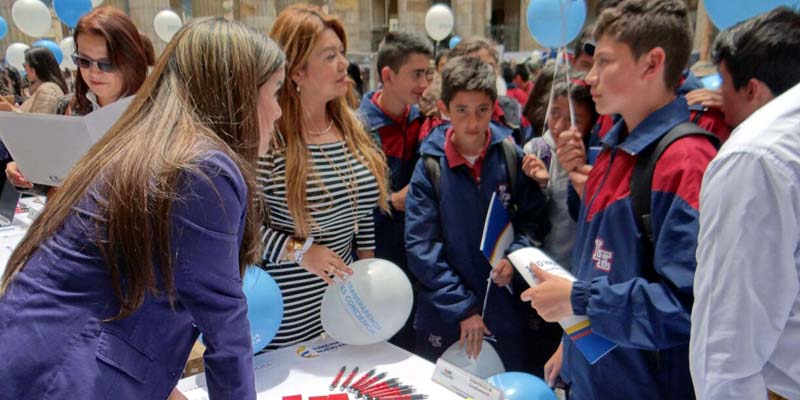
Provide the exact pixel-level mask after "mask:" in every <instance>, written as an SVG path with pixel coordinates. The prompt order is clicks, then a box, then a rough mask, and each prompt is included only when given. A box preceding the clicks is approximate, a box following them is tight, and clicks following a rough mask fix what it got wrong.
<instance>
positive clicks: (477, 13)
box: [450, 0, 491, 37]
mask: <svg viewBox="0 0 800 400" xmlns="http://www.w3.org/2000/svg"><path fill="white" fill-rule="evenodd" d="M450 4H451V7H452V8H453V14H455V27H454V28H453V31H454V33H455V34H456V35H459V36H461V37H468V36H483V37H488V29H489V18H490V15H489V13H488V12H487V5H491V0H453V1H452V2H451V3H450ZM490 11H491V9H490Z"/></svg>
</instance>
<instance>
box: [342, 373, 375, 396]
mask: <svg viewBox="0 0 800 400" xmlns="http://www.w3.org/2000/svg"><path fill="white" fill-rule="evenodd" d="M374 373H375V368H373V369H371V370H369V371H367V373H366V374H364V376H362V377H361V378H360V379H359V380H357V381H356V383H354V384H352V385H350V388H349V389H347V391H348V392H350V393H353V392H355V391H356V388H357V387H358V385H360V384H361V383H363V382H364V381H365V380H367V379H369V377H370V376H372V374H374Z"/></svg>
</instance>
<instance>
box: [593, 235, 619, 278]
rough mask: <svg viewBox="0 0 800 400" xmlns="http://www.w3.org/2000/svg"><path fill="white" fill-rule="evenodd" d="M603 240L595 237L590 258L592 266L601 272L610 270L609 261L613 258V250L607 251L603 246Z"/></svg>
mask: <svg viewBox="0 0 800 400" xmlns="http://www.w3.org/2000/svg"><path fill="white" fill-rule="evenodd" d="M604 244H605V242H604V241H603V239H600V238H597V239H595V240H594V251H593V252H592V260H594V267H595V268H597V269H599V270H600V271H603V272H610V271H611V262H612V261H613V260H614V252H612V251H608V250H606V249H605V248H603V245H604Z"/></svg>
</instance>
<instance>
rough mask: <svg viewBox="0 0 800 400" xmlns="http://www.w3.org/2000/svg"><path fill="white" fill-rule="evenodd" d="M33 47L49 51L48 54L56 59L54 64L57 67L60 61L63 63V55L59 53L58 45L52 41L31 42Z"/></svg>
mask: <svg viewBox="0 0 800 400" xmlns="http://www.w3.org/2000/svg"><path fill="white" fill-rule="evenodd" d="M33 47H45V48H47V49H48V50H50V52H51V53H53V55H54V56H55V57H56V62H57V63H58V65H61V61H64V53H63V52H61V47H60V46H59V45H58V43H56V42H54V41H52V40H46V39H42V40H37V41H35V42H33Z"/></svg>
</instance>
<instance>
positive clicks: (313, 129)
mask: <svg viewBox="0 0 800 400" xmlns="http://www.w3.org/2000/svg"><path fill="white" fill-rule="evenodd" d="M270 36H271V37H272V38H273V39H274V40H275V41H276V42H278V43H279V44H280V45H281V46H282V47H283V48H284V51H285V52H286V56H287V77H288V78H289V79H287V84H286V85H285V86H284V88H283V89H282V92H281V93H280V96H279V99H280V104H281V107H282V109H283V110H284V113H283V117H282V118H281V119H280V120H279V121H278V123H277V128H278V132H279V133H276V137H275V141H276V143H275V146H274V149H273V151H272V152H271V153H269V154H268V155H267V156H265V157H262V158H261V160H260V161H259V179H260V185H261V186H262V189H263V193H264V198H265V201H266V205H267V210H268V214H269V217H268V218H267V219H266V221H265V224H264V230H263V240H264V246H265V250H264V260H263V267H264V268H265V269H266V270H267V271H268V272H269V273H270V274H271V275H272V276H273V277H274V278H275V280H276V281H277V282H278V286H279V287H280V288H281V292H282V293H283V300H284V317H283V322H282V323H281V327H280V329H279V330H278V333H277V334H276V336H275V338H274V339H273V340H272V343H270V345H269V346H268V347H267V349H276V348H280V347H284V346H289V345H292V344H295V343H298V342H301V341H305V340H308V339H312V338H314V337H316V336H318V335H319V334H321V333H322V331H323V330H322V322H321V319H320V304H321V303H322V295H323V292H324V291H325V287H326V283H330V282H331V281H332V280H331V278H332V277H334V276H338V277H344V276H346V275H347V274H351V273H352V270H351V269H350V268H349V267H348V264H350V263H351V262H352V261H353V259H354V258H355V257H358V258H368V257H372V256H373V255H374V252H373V249H374V247H375V245H374V222H373V219H372V215H373V210H374V209H375V207H376V206H377V205H381V207H382V208H384V209H387V208H388V207H387V205H388V201H387V199H388V192H387V190H388V189H387V180H386V179H387V168H386V161H385V159H384V156H383V153H382V152H381V150H380V148H379V147H378V146H377V144H376V143H375V142H373V140H372V139H371V138H370V137H369V135H368V134H367V132H366V131H365V130H364V128H363V126H362V125H361V123H360V121H359V119H358V117H357V116H356V114H355V113H354V112H353V111H352V110H351V109H350V108H349V107H348V105H347V102H346V94H347V92H348V90H349V88H350V82H349V79H348V75H347V66H348V64H349V62H348V61H347V59H346V58H345V56H344V55H345V50H346V46H347V39H346V37H345V33H344V28H343V26H342V24H341V21H339V20H338V19H337V18H336V17H333V16H328V15H323V14H322V13H321V12H320V11H319V10H318V9H317V8H314V7H311V6H307V5H293V6H290V7H288V8H286V9H285V10H284V11H282V12H281V14H280V15H279V16H278V18H277V19H276V21H275V25H274V26H273V28H272V32H271V33H270Z"/></svg>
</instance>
